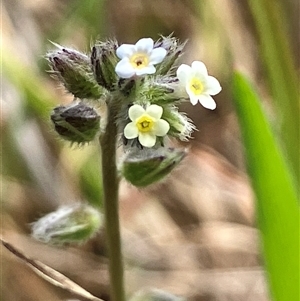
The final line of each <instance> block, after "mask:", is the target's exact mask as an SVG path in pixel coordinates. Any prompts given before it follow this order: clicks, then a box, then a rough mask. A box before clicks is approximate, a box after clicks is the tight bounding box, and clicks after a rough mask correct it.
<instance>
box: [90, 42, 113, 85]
mask: <svg viewBox="0 0 300 301" xmlns="http://www.w3.org/2000/svg"><path fill="white" fill-rule="evenodd" d="M117 48H118V44H117V42H116V41H114V40H108V41H106V42H99V43H98V44H96V45H95V46H94V47H93V49H92V55H91V62H92V66H93V71H94V76H95V79H96V81H97V83H98V84H99V85H101V86H103V87H104V88H105V89H107V90H109V91H113V90H114V88H115V85H116V82H117V78H118V77H117V74H116V71H115V66H116V64H117V62H118V58H117V56H116V49H117Z"/></svg>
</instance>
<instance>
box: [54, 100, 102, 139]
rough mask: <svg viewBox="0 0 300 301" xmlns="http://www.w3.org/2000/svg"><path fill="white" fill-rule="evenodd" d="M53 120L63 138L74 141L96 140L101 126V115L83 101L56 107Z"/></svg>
mask: <svg viewBox="0 0 300 301" xmlns="http://www.w3.org/2000/svg"><path fill="white" fill-rule="evenodd" d="M51 120H52V122H53V123H54V126H55V130H56V132H57V133H58V134H59V135H60V136H61V137H62V138H63V139H65V140H68V141H71V142H74V143H86V142H90V141H92V140H94V138H95V137H96V135H97V133H98V131H99V128H100V116H99V115H98V113H97V112H96V111H95V110H94V109H93V108H91V107H89V106H87V105H86V104H84V103H83V102H79V103H72V104H71V105H68V106H59V107H56V108H55V109H54V110H53V112H52V114H51Z"/></svg>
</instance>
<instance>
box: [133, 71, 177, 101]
mask: <svg viewBox="0 0 300 301" xmlns="http://www.w3.org/2000/svg"><path fill="white" fill-rule="evenodd" d="M174 82H175V81H174V79H172V78H170V77H167V76H165V77H157V78H153V77H152V78H150V77H149V78H147V79H145V80H144V81H143V82H142V83H141V85H140V86H139V88H138V89H137V92H136V94H137V93H138V94H137V95H138V96H139V97H138V98H137V100H136V102H139V101H140V102H141V103H144V102H146V101H150V102H151V104H157V105H160V106H163V105H166V104H175V103H176V102H180V100H181V99H180V98H179V97H178V95H177V94H176V93H174V89H175V85H174Z"/></svg>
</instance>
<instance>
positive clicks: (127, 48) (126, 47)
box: [116, 44, 135, 59]
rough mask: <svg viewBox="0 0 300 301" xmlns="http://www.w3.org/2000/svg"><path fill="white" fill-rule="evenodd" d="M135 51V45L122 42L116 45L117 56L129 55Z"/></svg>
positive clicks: (121, 57)
mask: <svg viewBox="0 0 300 301" xmlns="http://www.w3.org/2000/svg"><path fill="white" fill-rule="evenodd" d="M134 51H135V45H131V44H123V45H121V46H120V47H118V49H117V51H116V54H117V56H118V58H120V59H123V58H125V57H130V56H131V55H132V54H133V53H134Z"/></svg>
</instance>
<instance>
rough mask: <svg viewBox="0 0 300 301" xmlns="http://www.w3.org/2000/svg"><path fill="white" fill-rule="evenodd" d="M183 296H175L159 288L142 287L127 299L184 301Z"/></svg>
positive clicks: (131, 300)
mask: <svg viewBox="0 0 300 301" xmlns="http://www.w3.org/2000/svg"><path fill="white" fill-rule="evenodd" d="M184 300H185V298H183V297H177V296H174V295H172V294H170V293H169V292H166V291H163V290H160V289H142V290H139V291H137V292H136V293H135V294H134V295H133V296H132V297H131V298H130V299H129V301H184Z"/></svg>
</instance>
